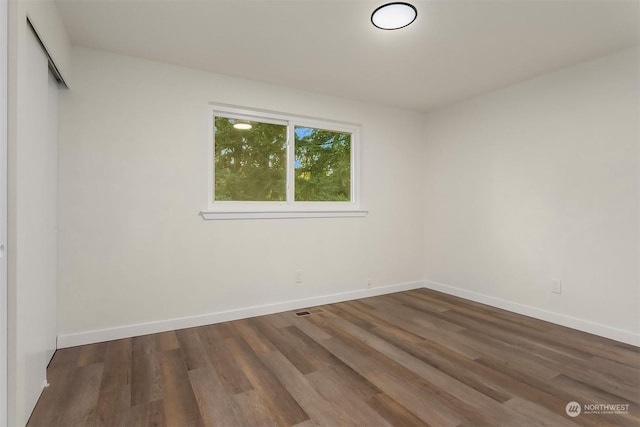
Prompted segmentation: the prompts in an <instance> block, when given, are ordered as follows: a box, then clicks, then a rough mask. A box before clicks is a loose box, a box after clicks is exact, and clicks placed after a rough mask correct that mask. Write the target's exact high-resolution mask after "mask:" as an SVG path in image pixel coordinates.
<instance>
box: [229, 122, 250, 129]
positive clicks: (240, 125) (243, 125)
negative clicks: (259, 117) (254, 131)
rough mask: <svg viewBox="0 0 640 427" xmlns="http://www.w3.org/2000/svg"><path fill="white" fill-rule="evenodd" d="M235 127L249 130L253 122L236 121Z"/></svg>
mask: <svg viewBox="0 0 640 427" xmlns="http://www.w3.org/2000/svg"><path fill="white" fill-rule="evenodd" d="M233 127H234V128H236V129H239V130H248V129H251V128H252V126H251V123H247V122H238V123H234V124H233Z"/></svg>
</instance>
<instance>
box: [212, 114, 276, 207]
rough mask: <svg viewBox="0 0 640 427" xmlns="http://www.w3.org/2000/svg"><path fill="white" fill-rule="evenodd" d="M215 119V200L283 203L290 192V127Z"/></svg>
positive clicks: (222, 118) (223, 118) (221, 118)
mask: <svg viewBox="0 0 640 427" xmlns="http://www.w3.org/2000/svg"><path fill="white" fill-rule="evenodd" d="M238 122H239V120H236V119H230V118H225V117H215V119H214V124H215V128H214V129H215V136H214V138H215V144H214V162H215V163H214V164H215V178H214V181H215V187H214V188H215V194H214V197H215V200H232V201H283V200H286V196H287V194H286V193H287V191H286V186H287V185H286V183H287V126H286V125H278V124H270V123H262V122H257V121H244V122H243V123H245V124H248V125H250V126H251V127H250V128H249V129H236V128H235V127H234V125H236V124H237V123H238Z"/></svg>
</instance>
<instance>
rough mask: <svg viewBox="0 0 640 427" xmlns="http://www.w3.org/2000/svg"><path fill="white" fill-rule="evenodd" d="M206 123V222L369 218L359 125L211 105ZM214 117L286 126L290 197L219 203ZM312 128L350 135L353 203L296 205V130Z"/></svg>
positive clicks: (204, 213)
mask: <svg viewBox="0 0 640 427" xmlns="http://www.w3.org/2000/svg"><path fill="white" fill-rule="evenodd" d="M207 117H208V120H207V129H208V132H207V147H208V149H207V153H208V155H207V163H208V172H209V173H208V181H209V182H208V185H207V191H208V194H207V200H208V205H207V209H206V210H203V211H201V212H200V214H201V215H202V217H203V218H204V219H262V218H335V217H362V216H365V215H367V213H368V212H367V211H366V210H365V209H364V208H363V206H362V204H361V200H360V126H359V125H356V124H350V123H343V122H336V121H329V120H322V119H315V118H308V117H302V116H295V115H292V114H284V113H274V112H267V111H260V110H251V109H247V108H240V107H233V106H225V105H210V106H209V110H208V115H207ZM214 117H227V118H236V119H244V120H249V121H259V122H263V123H273V124H280V125H285V126H287V148H286V150H287V180H286V186H287V187H286V188H287V192H286V194H287V197H286V200H285V201H282V202H258V201H256V202H253V201H221V200H218V201H216V200H215V199H214V194H215V193H214V191H215V188H214V186H215V164H214V129H213V128H214V126H213V119H214ZM296 126H298V127H310V128H316V129H324V130H330V131H336V132H346V133H350V134H351V147H350V151H351V201H348V202H296V201H295V200H294V198H295V187H294V185H295V134H294V132H295V127H296Z"/></svg>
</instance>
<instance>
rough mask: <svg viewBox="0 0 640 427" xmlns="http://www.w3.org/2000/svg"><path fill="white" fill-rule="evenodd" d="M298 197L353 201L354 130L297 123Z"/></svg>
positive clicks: (321, 200)
mask: <svg viewBox="0 0 640 427" xmlns="http://www.w3.org/2000/svg"><path fill="white" fill-rule="evenodd" d="M295 140H296V141H295V151H296V159H295V177H296V180H295V183H296V185H295V190H296V191H295V200H296V201H304V202H326V201H332V202H342V201H351V134H350V133H345V132H336V131H329V130H324V129H315V128H308V127H299V126H296V127H295Z"/></svg>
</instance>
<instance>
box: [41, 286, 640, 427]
mask: <svg viewBox="0 0 640 427" xmlns="http://www.w3.org/2000/svg"><path fill="white" fill-rule="evenodd" d="M317 309H321V311H322V312H316V313H313V314H310V315H308V316H305V317H296V316H295V315H294V314H293V312H288V313H281V314H277V315H270V316H263V317H257V318H253V319H248V320H241V321H235V322H228V323H222V324H217V325H211V326H204V327H199V328H191V329H183V330H179V331H175V332H166V333H161V334H155V335H147V336H142V337H136V338H130V339H123V340H117V341H111V342H106V343H100V344H93V345H87V346H82V347H75V348H69V349H63V350H58V351H57V352H56V354H55V356H54V358H53V360H52V362H51V365H50V366H49V370H48V375H49V382H50V383H51V385H50V386H49V387H48V388H47V389H45V391H44V393H43V394H42V397H41V398H40V400H39V402H38V404H37V406H36V409H35V411H34V412H33V415H32V416H31V419H30V421H29V424H28V425H29V426H47V427H50V426H76V425H86V426H164V425H166V426H176V427H183V426H223V427H230V426H252V427H253V426H274V425H276V426H294V425H297V426H304V427H307V426H316V425H321V426H343V425H344V426H349V425H351V426H366V427H371V426H389V425H393V426H420V425H431V426H516V427H520V426H565V425H585V426H607V425H610V426H636V427H637V426H639V425H640V405H639V403H640V352H639V350H638V348H636V347H633V346H629V345H626V344H621V343H618V342H615V341H611V340H607V339H604V338H600V337H596V336H593V335H589V334H586V333H582V332H578V331H575V330H571V329H567V328H563V327H559V326H556V325H552V324H549V323H546V322H542V321H538V320H534V319H531V318H528V317H524V316H519V315H515V314H512V313H509V312H506V311H502V310H498V309H495V308H491V307H488V306H484V305H481V304H477V303H474V302H470V301H466V300H463V299H459V298H455V297H452V296H448V295H444V294H441V293H437V292H433V291H428V290H415V291H409V292H402V293H396V294H391V295H385V296H380V297H375V298H368V299H363V300H359V301H351V302H345V303H340V304H332V305H327V306H322V307H317ZM312 311H315V310H312ZM317 311H320V310H317ZM571 401H576V402H578V403H580V404H583V405H584V404H588V403H589V404H624V405H627V404H628V405H629V406H628V413H627V414H585V413H584V411H583V413H582V414H580V415H578V416H577V417H575V418H571V417H569V416H568V415H567V414H566V412H565V407H566V405H567V403H569V402H571ZM583 407H584V406H583Z"/></svg>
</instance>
